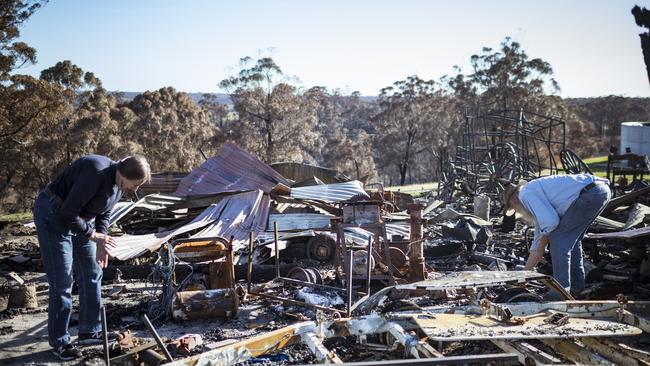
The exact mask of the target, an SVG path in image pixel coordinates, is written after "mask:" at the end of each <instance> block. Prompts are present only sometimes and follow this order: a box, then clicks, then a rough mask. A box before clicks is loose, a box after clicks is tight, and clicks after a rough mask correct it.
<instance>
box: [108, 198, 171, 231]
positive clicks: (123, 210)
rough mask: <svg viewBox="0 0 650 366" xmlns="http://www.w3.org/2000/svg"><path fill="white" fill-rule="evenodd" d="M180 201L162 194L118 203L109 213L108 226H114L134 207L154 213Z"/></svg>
mask: <svg viewBox="0 0 650 366" xmlns="http://www.w3.org/2000/svg"><path fill="white" fill-rule="evenodd" d="M180 201H181V198H179V197H176V196H169V195H164V194H150V195H148V196H144V197H142V198H141V199H140V200H138V201H136V202H133V201H123V202H118V203H117V204H115V206H114V207H113V211H111V217H110V219H109V225H108V226H111V225H113V224H115V223H116V222H117V221H119V220H120V219H121V218H122V217H124V216H125V215H126V214H128V213H129V212H131V210H133V209H134V208H136V207H144V208H147V209H149V210H151V211H155V210H160V209H164V208H166V207H170V206H172V205H174V204H176V203H178V202H180Z"/></svg>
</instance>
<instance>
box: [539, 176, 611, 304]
mask: <svg viewBox="0 0 650 366" xmlns="http://www.w3.org/2000/svg"><path fill="white" fill-rule="evenodd" d="M611 197H612V194H611V192H610V190H609V187H608V186H607V185H606V184H597V185H595V186H594V187H592V188H591V189H589V190H587V191H585V192H582V194H580V196H579V197H578V198H577V199H576V200H575V201H574V202H573V204H572V205H571V206H570V207H569V209H568V210H567V211H566V212H565V213H564V216H562V218H560V224H559V225H558V226H557V228H555V230H553V232H551V233H550V234H549V242H550V244H549V247H550V248H549V250H550V252H551V259H552V261H553V277H554V278H555V279H556V280H557V281H558V282H559V283H560V285H562V287H564V288H565V290H567V291H571V290H572V291H580V290H583V289H584V288H585V268H584V266H583V263H582V237H583V236H584V235H585V233H586V232H587V229H588V228H589V226H590V225H591V223H592V222H594V220H595V219H596V217H598V215H600V213H601V212H602V211H603V209H604V208H605V206H606V205H607V202H609V200H610V199H611Z"/></svg>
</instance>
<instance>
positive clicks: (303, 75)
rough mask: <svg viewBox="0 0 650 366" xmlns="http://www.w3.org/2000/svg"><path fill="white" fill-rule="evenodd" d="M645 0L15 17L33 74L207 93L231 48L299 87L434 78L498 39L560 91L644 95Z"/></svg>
mask: <svg viewBox="0 0 650 366" xmlns="http://www.w3.org/2000/svg"><path fill="white" fill-rule="evenodd" d="M635 4H638V5H640V6H645V7H647V8H650V0H644V1H641V0H639V1H628V0H609V1H604V0H590V1H577V0H538V1H524V0H512V1H505V0H503V1H502V0H474V1H469V0H453V1H452V0H449V1H434V0H421V1H415V0H392V1H383V0H368V1H365V0H364V1H361V0H327V1H316V0H295V1H280V0H278V1H274V0H258V1H248V0H231V1H225V0H224V1H217V0H182V1H181V0H128V1H127V0H110V1H105V0H104V1H100V0H50V3H49V4H47V5H46V6H45V7H44V8H42V9H41V10H39V11H38V12H37V13H36V14H35V15H33V16H32V18H30V20H29V21H28V22H27V23H26V24H25V26H24V27H23V28H22V29H21V40H22V41H25V42H27V43H28V44H29V45H31V46H33V47H35V48H36V49H37V51H38V61H39V62H38V64H37V65H36V66H32V67H28V68H25V69H24V70H22V72H25V73H29V74H33V75H35V76H37V75H39V73H40V71H41V70H42V69H44V68H47V67H50V66H52V65H54V64H55V63H56V62H58V61H62V60H70V61H72V62H73V63H75V64H77V65H78V66H80V67H81V68H83V69H84V70H86V71H92V72H94V73H95V75H96V76H98V77H99V78H100V79H101V80H102V81H103V82H104V86H105V87H106V88H107V89H109V90H120V91H136V92H142V91H145V90H155V89H158V88H160V87H163V86H173V87H174V88H176V89H178V90H182V91H186V92H218V91H220V90H219V88H218V83H219V81H220V80H222V79H224V78H226V77H228V76H230V75H232V74H233V73H234V72H235V70H236V67H237V65H238V62H239V59H240V58H241V57H244V56H252V57H259V56H260V55H261V56H271V57H273V58H274V60H275V61H276V63H278V65H279V66H280V67H281V68H282V70H283V72H284V73H285V74H288V75H295V76H296V77H298V79H299V80H300V85H301V86H304V87H311V86H314V85H322V86H326V87H328V88H330V89H335V88H338V89H341V90H342V91H343V92H345V93H349V92H352V91H355V90H356V91H360V92H361V93H362V94H363V95H377V94H378V93H379V90H380V89H381V88H382V87H385V86H388V85H390V84H392V83H393V82H395V81H397V80H403V79H404V78H406V77H407V76H409V75H413V74H417V75H418V76H419V77H421V78H423V79H438V78H439V77H441V76H443V75H445V74H453V69H452V67H453V66H454V65H459V66H461V67H463V69H464V70H465V71H469V68H468V66H469V59H470V56H471V55H472V54H475V53H479V52H480V51H481V49H482V48H483V47H485V46H487V47H492V48H498V46H499V43H500V42H501V41H502V40H503V38H504V37H506V36H510V37H512V38H513V39H514V40H516V41H518V42H520V43H521V45H522V47H523V48H524V50H525V51H526V52H527V54H528V55H529V56H530V57H531V58H534V57H539V58H542V59H543V60H545V61H548V62H549V63H550V64H551V65H552V67H553V69H554V72H555V78H556V80H557V81H558V82H559V84H560V87H561V93H560V95H561V96H562V97H592V96H603V95H610V94H617V95H625V96H641V97H649V96H650V85H649V84H648V78H647V74H646V71H645V65H644V63H643V55H642V51H641V45H640V40H639V36H638V34H639V33H641V32H644V31H646V29H644V28H640V27H638V26H637V25H636V24H635V22H634V17H633V16H632V14H631V13H630V10H631V9H632V7H633V6H634V5H635Z"/></svg>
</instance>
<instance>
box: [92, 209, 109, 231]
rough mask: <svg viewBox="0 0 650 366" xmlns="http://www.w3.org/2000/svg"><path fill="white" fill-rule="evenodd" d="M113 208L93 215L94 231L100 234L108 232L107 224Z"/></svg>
mask: <svg viewBox="0 0 650 366" xmlns="http://www.w3.org/2000/svg"><path fill="white" fill-rule="evenodd" d="M112 211H113V210H112V209H111V210H107V211H105V212H102V213H101V214H99V215H97V216H95V231H96V232H98V233H101V234H105V235H106V234H108V224H109V220H110V218H111V212H112Z"/></svg>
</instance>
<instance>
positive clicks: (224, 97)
mask: <svg viewBox="0 0 650 366" xmlns="http://www.w3.org/2000/svg"><path fill="white" fill-rule="evenodd" d="M118 93H122V95H124V99H126V100H133V98H135V97H136V96H138V95H140V94H142V93H143V92H118ZM187 94H188V95H189V96H190V98H192V99H194V101H195V102H197V103H198V102H199V101H200V100H201V97H202V96H203V94H205V93H187ZM216 95H217V100H218V101H219V103H221V104H228V105H230V104H232V101H231V100H230V96H229V95H228V94H222V93H216Z"/></svg>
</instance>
